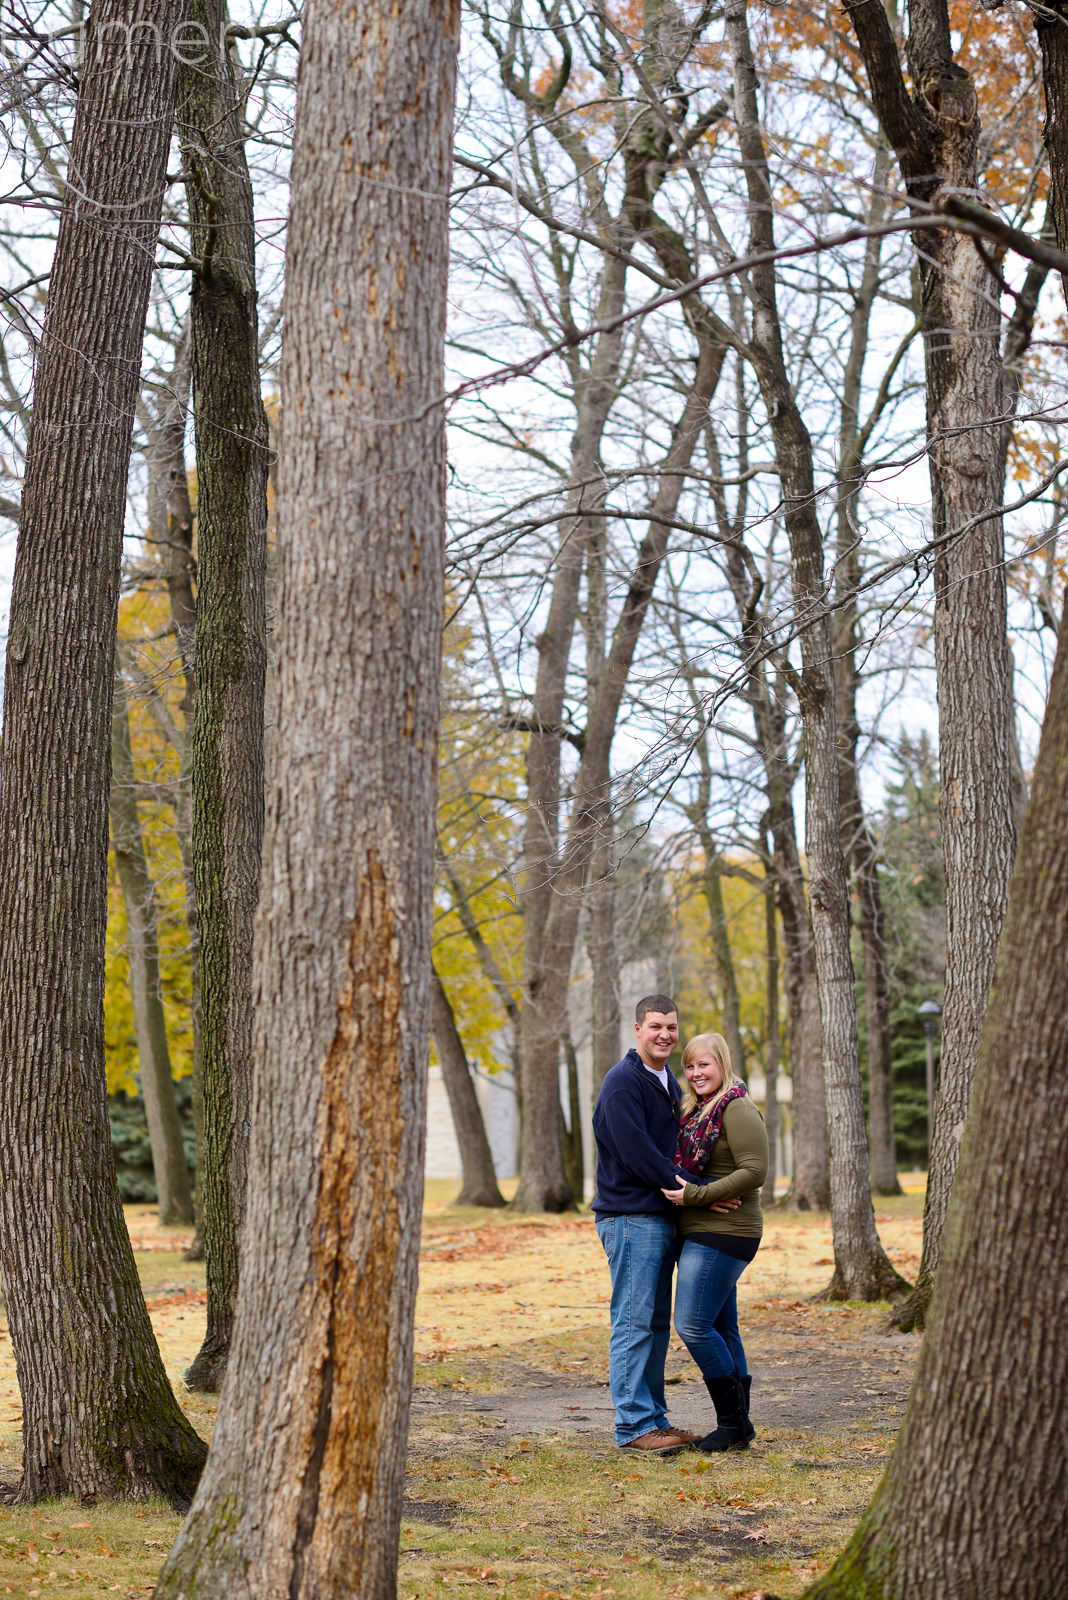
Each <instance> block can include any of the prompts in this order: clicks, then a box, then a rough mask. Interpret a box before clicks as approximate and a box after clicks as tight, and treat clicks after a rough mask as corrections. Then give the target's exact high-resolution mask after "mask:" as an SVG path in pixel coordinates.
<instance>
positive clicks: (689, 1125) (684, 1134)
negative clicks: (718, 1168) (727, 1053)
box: [675, 1083, 745, 1178]
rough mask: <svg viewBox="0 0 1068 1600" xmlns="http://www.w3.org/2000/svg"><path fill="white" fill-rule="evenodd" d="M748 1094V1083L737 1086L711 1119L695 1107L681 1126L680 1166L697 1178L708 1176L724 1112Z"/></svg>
mask: <svg viewBox="0 0 1068 1600" xmlns="http://www.w3.org/2000/svg"><path fill="white" fill-rule="evenodd" d="M744 1093H745V1084H744V1083H736V1084H735V1085H734V1087H733V1088H732V1089H728V1090H727V1093H726V1094H725V1095H724V1096H723V1099H722V1100H721V1101H720V1102H719V1105H718V1106H716V1108H715V1110H714V1111H710V1112H709V1113H708V1116H707V1117H703V1116H702V1115H701V1107H700V1106H694V1108H693V1110H692V1111H691V1112H690V1113H689V1114H688V1115H687V1116H686V1117H684V1118H683V1120H682V1122H681V1124H680V1125H679V1136H678V1138H677V1140H676V1141H675V1165H676V1166H677V1167H681V1168H682V1170H683V1171H684V1172H689V1173H691V1174H692V1175H693V1176H694V1177H695V1178H703V1177H704V1175H705V1173H706V1172H707V1171H708V1165H709V1162H710V1161H711V1160H712V1152H713V1150H714V1149H715V1148H716V1141H717V1140H718V1139H719V1136H720V1134H721V1133H722V1132H723V1113H724V1111H725V1110H726V1109H727V1106H728V1105H729V1103H730V1102H731V1101H732V1100H740V1099H741V1097H742V1095H743V1094H744Z"/></svg>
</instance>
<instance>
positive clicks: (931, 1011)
mask: <svg viewBox="0 0 1068 1600" xmlns="http://www.w3.org/2000/svg"><path fill="white" fill-rule="evenodd" d="M916 1015H917V1016H918V1017H919V1019H920V1021H921V1022H922V1023H923V1032H924V1038H925V1039H926V1041H927V1165H928V1166H930V1165H931V1142H932V1138H933V1135H934V1100H935V1075H934V1039H935V1033H936V1031H937V1029H938V1019H939V1017H940V1016H941V1015H942V1007H941V1006H940V1005H939V1004H938V1001H937V1000H924V1002H923V1003H922V1005H918V1006H917V1007H916Z"/></svg>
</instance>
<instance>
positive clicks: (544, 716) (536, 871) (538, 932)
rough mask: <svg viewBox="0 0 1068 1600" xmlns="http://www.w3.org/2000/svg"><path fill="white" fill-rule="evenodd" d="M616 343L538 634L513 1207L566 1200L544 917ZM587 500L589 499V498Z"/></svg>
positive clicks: (565, 964) (589, 421)
mask: <svg viewBox="0 0 1068 1600" xmlns="http://www.w3.org/2000/svg"><path fill="white" fill-rule="evenodd" d="M625 278H626V268H625V266H624V265H623V264H622V263H621V262H620V261H618V260H616V259H615V258H612V257H609V258H608V259H606V261H605V266H604V272H603V275H602V280H601V291H600V296H599V301H598V313H597V315H598V320H599V321H606V322H607V321H611V319H612V318H613V317H614V316H616V315H618V313H619V311H620V310H621V309H622V305H623V289H624V282H625ZM622 348H623V339H622V333H621V330H618V329H616V330H614V331H613V332H612V333H609V334H602V335H600V336H599V337H598V340H597V345H596V348H595V350H594V354H593V357H592V359H591V362H590V366H589V368H588V370H581V369H577V370H576V382H577V396H576V409H577V413H578V415H577V419H576V426H575V435H574V438H575V445H574V449H573V451H572V462H571V473H572V481H573V482H574V483H575V484H576V485H578V487H577V488H576V489H575V490H573V491H572V493H571V494H570V496H569V511H570V513H571V514H570V515H569V517H568V518H567V519H565V520H564V521H563V522H562V525H561V541H560V549H559V553H558V556H557V561H556V576H555V578H554V580H553V591H552V599H551V601H550V605H549V617H548V621H547V623H546V627H545V631H544V633H543V634H542V636H541V638H540V640H539V650H538V672H537V680H536V682H535V686H534V695H533V699H532V703H531V728H530V738H529V742H528V745H527V757H526V767H527V784H526V799H525V805H526V817H525V821H524V826H523V847H522V882H523V991H522V1004H521V1019H520V1029H519V1092H520V1098H521V1102H522V1107H523V1122H522V1133H521V1139H520V1144H521V1150H520V1178H519V1189H518V1192H517V1194H516V1199H515V1204H516V1205H517V1206H518V1207H519V1208H520V1209H522V1210H527V1211H562V1210H566V1209H567V1207H568V1206H570V1205H571V1204H572V1203H573V1201H574V1196H573V1194H572V1192H571V1189H570V1186H569V1185H568V1182H567V1179H566V1176H565V1173H564V1166H563V1152H562V1150H561V1148H560V1129H561V1126H562V1119H561V1114H560V1083H559V1063H560V1060H561V1056H562V1033H561V1022H562V1016H563V1013H562V1012H560V1011H558V1010H557V1009H556V1008H557V1005H558V997H559V995H560V994H561V993H562V992H566V986H567V983H568V981H569V979H570V976H571V955H572V950H571V948H568V949H566V950H564V949H563V948H561V947H559V946H553V945H552V944H551V943H550V942H549V940H548V939H547V937H546V931H545V930H546V923H547V921H548V918H549V915H550V912H551V907H552V904H553V895H554V892H555V889H554V876H555V873H556V869H557V867H558V864H559V863H558V852H559V844H560V838H559V831H560V821H559V813H560V746H561V741H562V739H563V737H564V727H563V712H564V701H565V694H566V688H567V671H568V662H569V660H570V654H571V640H572V636H573V634H574V630H575V623H576V620H577V617H578V605H579V591H580V586H581V581H582V569H583V560H584V553H585V544H586V541H587V538H588V536H589V526H590V522H591V521H592V520H593V519H594V518H595V516H596V504H597V502H598V500H599V499H600V500H603V491H601V490H599V489H597V490H594V491H590V490H589V489H588V488H587V487H585V486H586V484H587V483H588V482H589V481H590V480H591V479H593V480H595V479H596V477H597V471H596V469H597V465H598V461H599V457H600V446H601V438H602V436H603V433H604V427H605V423H606V421H607V418H608V413H609V410H610V409H611V405H612V402H613V400H614V399H615V393H616V380H617V377H618V373H619V362H620V356H621V353H622ZM591 501H592V505H591V504H589V502H591Z"/></svg>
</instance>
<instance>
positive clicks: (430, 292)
mask: <svg viewBox="0 0 1068 1600" xmlns="http://www.w3.org/2000/svg"><path fill="white" fill-rule="evenodd" d="M459 27H460V17H459V6H458V5H447V6H443V5H441V4H440V3H439V0H410V3H409V4H407V5H406V6H405V7H404V8H403V10H401V11H399V12H398V11H397V9H396V8H395V7H393V6H392V5H391V4H389V3H388V0H366V3H365V4H363V5H361V6H359V7H353V6H351V5H349V4H348V0H312V3H311V5H310V6H309V8H308V10H307V11H306V13H305V23H304V35H303V44H302V52H301V71H300V86H299V91H298V100H297V119H296V134H295V143H294V153H293V202H292V209H291V212H290V224H289V241H288V250H287V267H288V272H287V282H286V322H285V330H286V331H285V347H284V352H283V361H282V388H281V398H282V405H281V411H282V419H283V424H282V444H281V460H280V468H279V518H278V521H279V607H278V610H279V618H280V628H279V641H278V659H279V669H278V670H279V700H278V731H277V736H276V742H275V746H274V751H273V754H272V762H271V767H272V773H271V778H270V783H269V789H268V805H267V834H266V848H265V869H264V875H263V893H262V897H261V902H260V907H259V912H258V924H257V944H256V968H255V973H256V976H255V992H256V1002H257V1013H256V1057H257V1074H256V1080H255V1085H254V1097H253V1131H252V1151H251V1164H250V1174H249V1210H248V1215H247V1221H246V1227H245V1234H244V1248H243V1255H242V1264H241V1285H240V1291H239V1301H238V1315H237V1325H236V1329H235V1335H234V1342H233V1347H232V1351H231V1357H230V1363H229V1370H228V1377H227V1382H226V1385H225V1387H224V1390H223V1396H222V1403H221V1407H220V1412H219V1422H218V1427H217V1430H216V1434H215V1439H214V1443H213V1445H212V1451H211V1457H210V1460H209V1463H208V1467H207V1470H206V1472H205V1475H204V1480H203V1482H202V1484H201V1488H200V1492H199V1493H198V1495H197V1499H196V1502H195V1504H194V1506H193V1509H192V1512H191V1514H190V1516H189V1518H188V1520H187V1522H186V1524H185V1526H184V1528H183V1529H182V1532H181V1534H180V1536H179V1539H178V1543H177V1544H176V1546H175V1548H174V1550H173V1551H172V1553H171V1556H170V1558H169V1561H168V1563H167V1565H166V1567H165V1569H164V1572H163V1574H162V1576H161V1578H160V1582H159V1586H158V1588H157V1591H156V1592H157V1596H158V1597H159V1600H175V1597H177V1596H183V1597H185V1600H194V1597H196V1600H205V1597H208V1596H211V1597H217V1600H340V1597H342V1596H349V1595H360V1596H361V1597H363V1600H393V1597H394V1595H395V1592H396V1575H397V1545H398V1535H399V1527H400V1514H401V1493H402V1488H403V1483H404V1455H405V1441H406V1435H407V1422H408V1404H409V1395H410V1385H411V1368H412V1347H413V1332H412V1329H413V1315H414V1305H415V1284H416V1267H417V1259H418V1247H419V1231H420V1217H421V1208H422V1189H423V1148H424V1129H425V1116H426V1090H425V1086H426V1048H427V1021H428V1009H429V980H430V936H431V916H432V906H433V869H434V823H435V793H436V784H435V778H436V757H437V743H438V701H439V681H440V648H441V626H442V614H443V610H444V573H443V566H444V563H443V530H444V479H445V472H444V433H443V417H442V407H441V394H442V364H443V363H442V353H443V340H444V321H445V276H446V264H447V240H446V220H447V206H448V190H449V177H450V165H451V161H450V158H451V143H452V140H451V133H452V111H453V96H454V86H455V58H456V49H457V44H458V38H459Z"/></svg>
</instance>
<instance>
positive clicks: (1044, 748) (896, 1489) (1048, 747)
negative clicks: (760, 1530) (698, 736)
mask: <svg viewBox="0 0 1068 1600" xmlns="http://www.w3.org/2000/svg"><path fill="white" fill-rule="evenodd" d="M1066 836H1068V630H1065V629H1064V628H1063V627H1062V630H1061V641H1060V648H1059V650H1058V658H1057V663H1056V666H1055V668H1054V673H1053V679H1052V683H1051V686H1050V697H1049V702H1048V706H1047V711H1046V719H1045V726H1044V728H1043V733H1042V741H1041V746H1040V749H1039V755H1038V762H1037V765H1036V769H1035V776H1034V782H1033V785H1032V795H1031V803H1030V807H1029V809H1028V812H1027V817H1026V820H1025V824H1024V828H1023V833H1022V836H1021V839H1020V851H1019V858H1018V862H1017V867H1016V873H1015V876H1014V878H1013V884H1012V894H1011V899H1010V904H1009V910H1008V916H1007V919H1006V924H1005V932H1004V936H1003V938H1002V943H1001V949H1000V952H999V955H998V961H997V972H996V976H995V981H994V985H993V989H992V992H991V997H990V1006H989V1009H988V1011H987V1019H986V1023H985V1026H984V1029H983V1037H982V1044H981V1047H980V1055H979V1067H978V1072H977V1076H976V1083H975V1092H974V1094H973V1096H972V1106H971V1110H970V1111H969V1114H968V1127H967V1131H966V1133H965V1136H964V1143H963V1147H962V1150H961V1159H960V1162H959V1164H958V1169H957V1176H956V1182H955V1184H954V1187H953V1198H952V1201H951V1204H950V1208H949V1213H948V1216H947V1219H946V1227H945V1230H944V1233H943V1253H942V1264H941V1267H940V1269H939V1274H938V1279H937V1282H936V1285H935V1290H934V1296H933V1299H932V1302H931V1307H930V1315H929V1318H928V1325H927V1333H926V1337H925V1338H924V1342H923V1347H922V1349H921V1352H920V1361H919V1366H918V1368H917V1372H916V1377H915V1379H914V1381H913V1385H912V1390H911V1393H910V1396H909V1403H908V1410H907V1412H906V1415H905V1422H904V1426H903V1427H902V1430H901V1433H900V1435H899V1437H898V1441H897V1445H896V1448H895V1451H894V1456H893V1459H892V1461H891V1464H890V1467H889V1469H888V1471H887V1474H886V1477H885V1478H884V1480H883V1482H882V1484H881V1485H880V1487H879V1489H878V1491H877V1492H876V1496H875V1498H874V1500H873V1501H872V1504H871V1506H870V1507H869V1509H868V1511H867V1512H866V1513H865V1515H864V1518H863V1519H862V1521H861V1524H860V1527H859V1528H858V1530H857V1532H856V1534H855V1535H854V1537H853V1539H852V1541H851V1542H850V1544H849V1545H848V1546H847V1548H846V1550H845V1551H844V1553H843V1554H842V1556H841V1557H840V1558H839V1559H838V1561H837V1562H836V1563H835V1565H834V1566H833V1567H832V1568H831V1570H830V1572H829V1573H828V1574H827V1575H826V1576H825V1577H824V1578H822V1579H821V1580H820V1581H819V1582H817V1583H816V1584H814V1585H813V1587H812V1588H811V1589H810V1590H809V1591H808V1595H809V1596H810V1597H811V1600H816V1597H819V1600H837V1597H841V1600H929V1597H930V1596H932V1595H938V1596H939V1597H940V1600H942V1597H944V1600H1010V1597H1011V1600H1049V1596H1051V1595H1054V1594H1060V1593H1061V1592H1062V1591H1063V1588H1064V1573H1065V1569H1066V1565H1068V1524H1066V1522H1065V1518H1064V1517H1063V1516H1062V1515H1061V1514H1060V1512H1059V1510H1058V1509H1057V1508H1058V1507H1059V1506H1061V1505H1062V1502H1063V1497H1064V1489H1063V1485H1064V1482H1065V1477H1066V1474H1068V1445H1066V1441H1068V1340H1066V1339H1065V1337H1064V1328H1065V1322H1066V1319H1068V1167H1066V1166H1065V1161H1064V1149H1065V1144H1066V1141H1068V1074H1066V1073H1065V1070H1064V1063H1065V1060H1066V1059H1068V1005H1066V1003H1065V993H1064V972H1065V968H1066V966H1068V852H1066V851H1065V848H1064V841H1065V837H1066ZM993 1508H996V1511H995V1510H994V1509H993Z"/></svg>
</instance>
